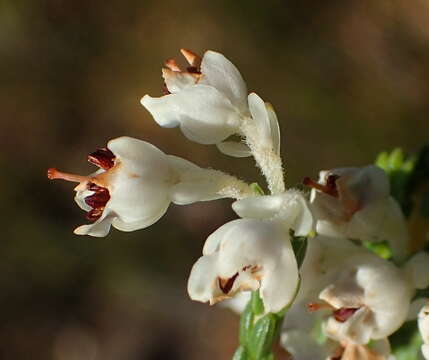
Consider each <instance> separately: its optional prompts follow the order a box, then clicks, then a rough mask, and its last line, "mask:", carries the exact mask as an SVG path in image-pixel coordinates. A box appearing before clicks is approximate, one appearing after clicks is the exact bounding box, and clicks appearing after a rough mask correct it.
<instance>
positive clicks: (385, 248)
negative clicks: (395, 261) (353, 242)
mask: <svg viewBox="0 0 429 360" xmlns="http://www.w3.org/2000/svg"><path fill="white" fill-rule="evenodd" d="M362 243H363V246H365V247H366V248H367V249H368V250H370V251H372V252H373V253H374V254H376V255H378V256H379V257H381V258H382V259H385V260H389V259H390V258H391V257H392V250H391V249H390V246H389V243H388V242H387V241H382V242H376V243H375V242H371V241H367V240H365V241H363V242H362Z"/></svg>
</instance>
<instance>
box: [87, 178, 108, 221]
mask: <svg viewBox="0 0 429 360" xmlns="http://www.w3.org/2000/svg"><path fill="white" fill-rule="evenodd" d="M87 188H88V190H90V191H94V194H92V195H89V196H87V197H86V198H85V199H84V201H85V203H86V204H87V205H89V206H90V207H92V209H91V210H90V211H88V213H87V214H86V218H87V219H88V220H89V221H96V220H98V219H99V218H100V217H101V215H102V214H103V210H104V208H105V206H106V204H107V202H108V201H109V200H110V193H109V190H108V189H106V188H104V187H102V186H99V185H97V184H94V183H91V182H90V183H88V185H87Z"/></svg>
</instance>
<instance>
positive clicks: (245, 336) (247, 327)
mask: <svg viewBox="0 0 429 360" xmlns="http://www.w3.org/2000/svg"><path fill="white" fill-rule="evenodd" d="M254 319H255V315H254V313H253V308H252V301H251V300H250V301H249V302H248V303H247V305H246V307H245V309H244V311H243V312H242V313H241V317H240V344H241V345H242V346H247V343H248V341H249V336H250V332H251V331H252V328H253V321H254Z"/></svg>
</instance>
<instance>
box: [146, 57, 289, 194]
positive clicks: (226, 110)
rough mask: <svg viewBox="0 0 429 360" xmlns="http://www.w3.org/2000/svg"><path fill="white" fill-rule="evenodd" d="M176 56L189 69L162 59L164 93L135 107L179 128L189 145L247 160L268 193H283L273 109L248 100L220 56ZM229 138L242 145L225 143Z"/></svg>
mask: <svg viewBox="0 0 429 360" xmlns="http://www.w3.org/2000/svg"><path fill="white" fill-rule="evenodd" d="M181 52H182V54H183V55H184V56H185V58H186V60H187V61H188V63H189V65H190V66H188V67H187V69H186V70H182V69H181V68H180V67H179V66H178V65H177V63H176V62H175V61H174V60H172V59H170V60H168V61H167V62H166V63H165V66H166V67H165V68H164V69H163V71H162V74H163V77H164V81H165V86H166V88H167V94H166V95H164V96H161V97H159V98H154V97H151V96H149V95H145V96H144V97H143V98H142V99H141V104H142V105H143V106H144V107H145V108H146V109H147V110H148V111H149V112H150V113H151V114H152V116H153V117H154V119H155V121H156V122H157V123H158V124H159V125H161V126H163V127H177V126H179V127H180V129H181V130H182V132H183V134H184V135H185V136H186V137H187V138H189V139H190V140H193V141H196V142H198V143H201V144H216V145H217V146H218V148H219V150H220V151H221V152H223V153H225V154H227V155H230V156H234V157H245V156H250V155H253V156H254V157H255V160H256V162H257V164H258V166H259V167H260V168H261V171H262V173H263V174H264V176H265V177H266V178H267V180H268V183H269V187H270V190H272V192H274V193H280V192H283V191H284V183H283V170H282V164H281V159H280V156H279V154H280V130H279V125H278V121H277V116H276V114H275V112H274V110H273V107H272V106H271V105H270V104H269V103H265V102H264V101H263V100H262V99H261V98H260V97H259V96H258V95H256V94H255V93H251V94H250V95H248V93H247V87H246V84H245V82H244V80H243V78H242V77H241V74H240V72H239V71H238V70H237V68H236V67H235V66H234V65H233V64H232V63H231V62H230V61H229V60H228V59H227V58H225V56H223V55H222V54H220V53H217V52H215V51H206V52H205V54H204V56H203V58H200V57H199V56H198V55H196V54H194V53H192V52H190V51H189V50H184V49H182V50H181ZM231 135H238V136H240V137H242V138H243V141H242V142H235V141H228V140H226V139H227V138H228V137H230V136H231ZM225 140H226V141H225Z"/></svg>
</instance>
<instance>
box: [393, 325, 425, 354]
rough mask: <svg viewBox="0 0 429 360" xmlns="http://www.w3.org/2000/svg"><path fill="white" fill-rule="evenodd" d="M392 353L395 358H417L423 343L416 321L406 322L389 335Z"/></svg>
mask: <svg viewBox="0 0 429 360" xmlns="http://www.w3.org/2000/svg"><path fill="white" fill-rule="evenodd" d="M389 340H390V343H391V345H392V353H393V354H394V355H395V356H396V360H416V359H419V354H420V347H421V345H422V343H423V341H422V339H421V336H420V333H419V330H418V329H417V321H415V320H414V321H408V322H406V323H405V324H404V325H403V326H402V327H401V328H400V329H399V330H398V331H397V332H396V333H394V334H393V335H392V336H390V337H389Z"/></svg>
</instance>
